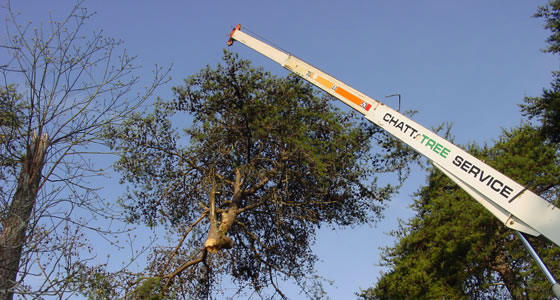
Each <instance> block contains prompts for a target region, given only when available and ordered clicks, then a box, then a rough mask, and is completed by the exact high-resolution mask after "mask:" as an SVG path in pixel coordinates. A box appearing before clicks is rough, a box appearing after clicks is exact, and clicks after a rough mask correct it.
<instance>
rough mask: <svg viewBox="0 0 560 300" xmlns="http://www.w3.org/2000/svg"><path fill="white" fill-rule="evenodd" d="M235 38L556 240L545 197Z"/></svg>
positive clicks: (519, 223)
mask: <svg viewBox="0 0 560 300" xmlns="http://www.w3.org/2000/svg"><path fill="white" fill-rule="evenodd" d="M234 41H238V42H241V43H242V44H244V45H246V46H248V47H249V48H252V49H254V50H255V51H257V52H259V53H260V54H262V55H264V56H266V57H268V58H270V59H272V60H273V61H275V62H277V63H278V64H280V65H281V66H282V67H284V68H286V69H287V70H289V71H291V72H293V73H296V74H297V75H299V76H300V77H302V78H304V79H306V80H307V81H309V82H310V83H312V84H314V85H315V86H317V87H318V88H320V89H322V90H323V91H325V92H327V93H329V94H330V95H332V96H334V97H336V98H337V99H339V100H341V101H342V102H344V103H345V104H347V105H348V106H350V107H351V108H353V109H354V110H356V111H358V112H359V113H361V114H362V115H364V117H365V118H366V119H368V120H369V121H371V122H373V123H374V124H376V125H378V126H380V127H382V128H383V129H385V130H386V131H387V132H389V133H390V134H392V135H393V136H395V137H396V138H398V139H399V140H401V141H402V142H404V143H405V144H407V145H409V146H410V147H412V148H413V149H415V150H416V151H418V152H419V153H420V154H422V155H424V156H425V157H427V158H428V159H429V160H430V161H431V162H432V163H433V164H434V166H436V167H437V168H438V169H440V170H441V171H442V172H443V173H444V174H445V175H447V176H448V177H450V178H451V179H452V180H453V181H454V182H455V183H457V185H459V186H460V187H461V188H462V189H464V190H465V191H466V192H467V193H469V195H471V196H472V197H473V198H474V199H475V200H477V201H478V202H479V203H480V204H482V205H483V206H484V207H485V208H486V209H488V210H489V211H490V212H491V213H492V214H493V215H494V216H496V217H497V218H498V219H499V220H500V221H501V222H502V223H504V224H505V226H507V227H509V228H511V229H514V230H516V231H518V232H523V233H526V234H529V235H532V236H539V235H543V236H545V237H546V238H547V239H549V240H550V241H552V242H553V243H555V244H556V245H558V246H560V209H559V208H557V207H556V206H554V205H553V204H552V203H550V202H549V201H547V200H545V199H543V198H541V197H540V196H538V195H536V194H535V193H533V192H532V191H530V190H529V189H527V188H526V187H524V186H522V185H520V184H518V183H517V182H515V181H514V180H512V179H510V178H509V177H507V176H505V175H504V174H502V173H500V172H499V171H497V170H495V169H494V168H492V167H490V166H489V165H487V164H486V163H484V162H482V161H481V160H479V159H477V158H476V157H474V156H472V155H471V154H469V153H468V152H466V151H464V150H463V149H461V148H459V147H457V146H455V145H454V144H452V143H451V142H449V141H447V140H446V139H444V138H442V137H440V136H439V135H437V134H436V133H434V132H432V131H430V130H428V129H426V128H425V127H423V126H422V125H420V124H418V123H416V122H414V121H413V120H411V119H410V118H408V117H407V116H405V115H403V114H401V113H400V112H399V111H397V110H395V109H393V108H391V107H389V106H387V105H385V104H383V103H382V102H380V101H378V100H375V99H373V98H370V97H368V96H367V95H365V94H363V93H361V92H359V91H357V90H356V89H354V88H352V87H350V86H349V85H347V84H345V83H343V82H341V81H339V80H337V79H336V78H334V77H332V76H330V75H329V74H327V73H325V72H323V71H321V70H319V69H318V68H316V67H314V66H312V65H310V64H308V63H306V62H304V61H303V60H301V59H299V58H297V57H295V56H293V55H291V54H288V53H286V52H284V51H281V50H279V49H277V48H275V47H273V46H271V45H269V44H267V43H265V42H263V41H261V40H259V39H257V38H255V37H253V36H251V35H249V34H247V33H245V32H244V31H242V30H241V26H240V25H237V27H235V28H234V29H233V31H232V32H231V34H230V40H229V41H228V45H232V44H233V43H234ZM519 236H520V238H521V239H522V240H523V241H524V245H525V246H526V247H528V249H529V251H530V252H531V255H532V256H533V257H534V258H535V259H536V260H537V263H539V266H540V267H541V268H543V267H544V269H543V271H544V272H545V275H547V278H548V280H549V281H550V282H551V284H552V285H553V290H554V293H555V294H556V295H557V296H558V295H559V293H560V286H559V285H558V283H556V281H555V279H554V278H553V277H552V275H551V274H550V272H549V271H548V270H547V269H546V266H544V264H542V261H540V259H539V258H538V255H536V253H535V252H534V250H533V249H532V248H530V245H529V244H528V243H527V244H525V242H526V239H525V238H524V236H523V235H522V234H519ZM541 264H542V265H541ZM547 272H548V274H547ZM549 276H550V278H549Z"/></svg>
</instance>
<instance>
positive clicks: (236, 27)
mask: <svg viewBox="0 0 560 300" xmlns="http://www.w3.org/2000/svg"><path fill="white" fill-rule="evenodd" d="M237 30H241V24H237V26H235V28H233V30H232V31H231V33H230V34H229V40H228V41H227V45H228V46H231V45H233V42H234V40H233V34H234V33H235V31H237Z"/></svg>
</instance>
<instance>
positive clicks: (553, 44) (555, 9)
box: [535, 0, 560, 53]
mask: <svg viewBox="0 0 560 300" xmlns="http://www.w3.org/2000/svg"><path fill="white" fill-rule="evenodd" d="M535 17H539V18H544V19H545V20H546V24H545V28H546V29H549V30H550V31H551V32H552V34H551V35H550V37H549V38H548V39H547V40H546V41H547V42H548V44H549V46H548V48H546V49H545V50H544V51H545V52H551V53H558V52H560V1H559V0H550V1H549V2H548V4H547V5H544V6H540V7H539V8H538V10H537V13H536V14H535Z"/></svg>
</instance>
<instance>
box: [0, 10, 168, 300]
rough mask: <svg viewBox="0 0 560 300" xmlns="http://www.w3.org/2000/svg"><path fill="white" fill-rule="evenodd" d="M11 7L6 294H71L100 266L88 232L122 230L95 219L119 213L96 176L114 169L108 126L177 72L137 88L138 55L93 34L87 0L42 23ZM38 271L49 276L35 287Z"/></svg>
mask: <svg viewBox="0 0 560 300" xmlns="http://www.w3.org/2000/svg"><path fill="white" fill-rule="evenodd" d="M3 9H5V11H6V12H7V16H8V17H7V19H6V21H5V25H6V32H7V35H6V39H5V40H3V41H2V44H1V50H2V51H5V52H6V53H7V55H8V56H4V57H9V61H2V62H0V73H1V76H2V79H3V82H2V85H1V86H0V100H1V103H0V109H1V111H0V158H1V162H0V181H1V182H0V295H2V297H3V298H4V299H12V298H13V296H14V294H17V293H21V294H28V293H32V294H34V295H55V296H58V297H61V298H62V297H63V296H65V295H67V293H68V292H71V291H73V290H75V289H78V288H79V287H80V285H81V283H80V282H79V281H80V280H86V279H87V275H88V274H89V273H91V272H92V270H94V269H95V268H96V267H95V266H88V265H87V262H86V263H84V262H83V259H81V260H80V262H79V263H78V260H77V258H78V254H79V253H80V252H83V249H84V248H85V249H86V250H87V246H88V242H87V238H86V237H85V235H84V232H85V231H86V230H94V231H97V232H98V233H100V234H101V235H103V236H104V237H107V236H108V235H109V234H110V233H114V232H111V229H110V228H105V229H103V228H93V227H91V226H90V224H91V221H92V220H93V219H95V218H97V217H115V215H112V214H111V209H112V208H113V207H111V204H108V203H107V202H104V201H103V199H101V197H100V196H99V195H98V193H97V190H98V187H96V186H95V185H94V184H92V183H91V182H90V178H93V177H96V176H102V175H104V171H103V170H102V169H100V168H99V167H98V166H96V165H95V164H94V163H92V161H91V158H92V155H95V154H96V153H101V152H102V151H107V150H104V149H105V148H104V145H105V143H106V141H105V139H104V137H103V134H102V131H103V129H104V128H105V127H107V126H110V125H118V124H119V123H121V122H122V121H123V120H125V119H126V118H128V117H130V116H131V115H133V113H134V112H135V111H137V110H138V109H139V108H140V107H141V106H142V105H143V104H144V103H145V101H146V100H147V99H148V97H149V96H151V95H152V93H153V91H154V89H155V88H156V87H158V86H160V85H162V84H163V83H165V82H166V80H167V74H168V72H169V70H168V69H167V70H166V69H162V68H156V70H155V72H154V78H153V81H152V82H150V84H149V85H148V87H146V89H145V90H142V91H141V92H137V91H136V90H135V87H136V86H137V84H138V83H139V77H138V76H136V75H135V74H136V73H137V71H138V68H137V67H136V66H135V57H133V56H129V55H128V54H127V52H126V50H119V49H121V46H122V45H121V44H122V42H121V41H119V40H115V39H112V38H107V37H105V36H104V35H103V34H102V32H101V31H99V32H93V33H91V34H84V33H83V31H84V24H85V23H86V22H87V21H88V20H89V19H90V18H91V17H92V16H93V14H92V13H91V12H89V11H88V10H87V9H86V8H85V7H84V1H77V2H76V4H75V6H74V7H73V8H72V9H71V10H70V12H69V13H68V14H67V15H66V17H65V18H64V19H62V20H61V21H56V20H53V19H52V18H51V20H50V22H49V23H48V24H41V25H40V26H38V27H34V26H36V25H34V24H32V23H29V22H27V23H26V22H20V21H19V18H18V17H19V16H18V14H16V13H15V12H14V11H13V9H12V6H11V3H10V2H9V1H8V2H7V3H6V4H5V7H4V8H3ZM121 51H122V52H121ZM117 52H119V53H117ZM107 238H108V237H107ZM92 256H93V255H92ZM29 276H37V277H38V278H40V282H42V284H40V285H39V286H33V287H31V286H29V285H26V284H25V283H26V278H28V277H29ZM105 283H106V282H105Z"/></svg>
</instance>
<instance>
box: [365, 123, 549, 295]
mask: <svg viewBox="0 0 560 300" xmlns="http://www.w3.org/2000/svg"><path fill="white" fill-rule="evenodd" d="M468 150H469V152H471V153H472V154H474V155H476V156H477V157H479V158H482V159H484V160H485V161H486V162H487V163H489V164H490V165H491V166H493V167H494V168H496V169H498V170H504V173H505V174H506V175H508V176H509V177H511V178H513V179H514V180H516V181H517V182H519V183H520V184H522V185H525V186H527V187H529V188H530V189H531V190H534V191H536V192H538V193H539V194H541V195H542V196H544V197H545V198H546V199H548V200H550V201H553V202H555V203H556V205H558V195H559V191H560V189H559V188H560V186H559V185H558V182H559V181H558V179H560V159H559V157H558V156H557V152H558V148H557V146H554V145H550V144H545V143H543V138H542V135H541V134H540V132H539V131H538V130H536V129H535V128H532V127H531V126H528V125H522V126H520V127H518V128H515V129H513V130H508V131H504V133H503V134H502V136H501V137H500V139H499V140H498V142H497V143H496V144H495V145H494V146H492V147H479V146H476V145H475V144H473V145H470V146H469V147H468ZM417 197H418V198H417V200H416V201H415V203H414V205H413V209H414V210H415V211H416V216H415V217H413V218H412V219H411V220H409V221H408V222H406V223H402V224H401V225H400V226H399V229H398V230H395V231H394V232H393V233H392V234H393V235H394V236H395V237H397V238H398V242H397V244H396V245H395V246H394V247H388V248H386V249H384V252H383V256H382V261H383V265H384V266H386V267H388V268H389V271H387V272H386V273H385V274H383V276H382V277H381V278H380V279H379V281H378V282H377V284H376V285H375V287H372V288H371V289H369V290H366V291H363V292H362V294H361V296H362V298H364V299H388V298H389V299H393V298H442V297H445V298H453V299H457V298H485V297H490V298H503V297H506V298H508V297H513V298H515V299H534V298H542V297H543V296H544V295H549V296H552V295H551V291H550V285H549V284H548V281H547V280H546V278H545V277H544V275H543V274H542V272H541V271H540V269H538V268H537V267H536V265H535V264H534V263H533V261H532V259H531V257H530V256H529V254H528V253H527V251H526V250H525V248H524V247H523V245H522V244H521V242H520V241H519V239H518V238H517V237H516V236H515V235H514V233H513V232H512V231H511V230H509V229H508V228H506V227H505V226H503V224H501V223H500V221H499V220H498V219H496V218H495V217H494V216H493V215H492V214H490V213H489V212H487V211H486V210H485V209H484V207H483V206H481V205H480V204H479V203H477V202H476V201H474V200H473V199H472V198H471V197H470V196H469V195H468V194H467V193H466V192H464V191H463V190H462V189H460V188H459V187H458V186H457V185H455V184H454V183H453V182H452V181H451V180H450V179H449V178H448V177H446V176H445V175H443V174H442V173H441V172H439V171H437V170H436V169H434V168H432V169H430V174H429V176H428V185H427V186H425V187H423V188H422V189H421V190H420V191H419V192H418V194H417ZM531 242H532V244H533V246H535V247H536V248H538V251H539V254H541V256H542V257H543V259H544V260H545V262H546V263H547V265H548V267H549V268H550V269H551V271H552V272H553V273H558V271H560V264H559V263H558V256H559V255H560V249H559V248H558V247H557V246H555V245H553V244H551V243H550V242H548V241H546V239H544V238H543V239H531Z"/></svg>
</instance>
